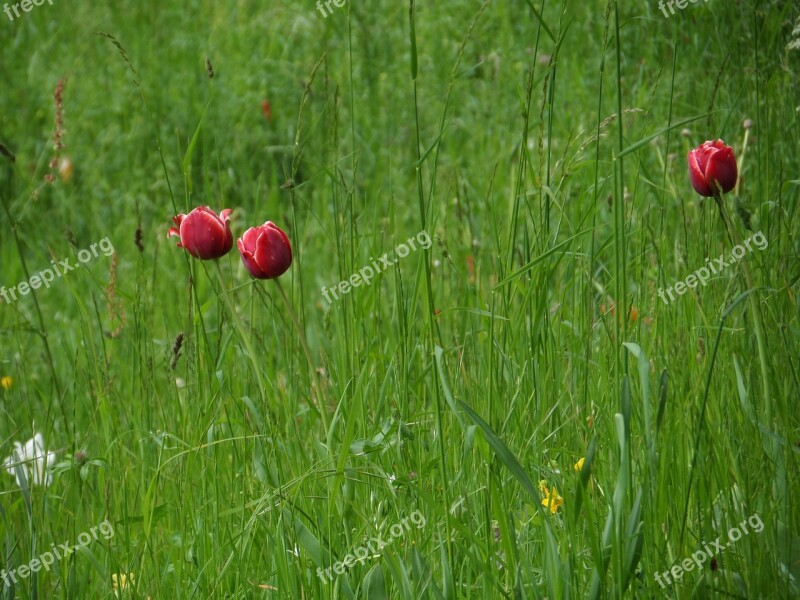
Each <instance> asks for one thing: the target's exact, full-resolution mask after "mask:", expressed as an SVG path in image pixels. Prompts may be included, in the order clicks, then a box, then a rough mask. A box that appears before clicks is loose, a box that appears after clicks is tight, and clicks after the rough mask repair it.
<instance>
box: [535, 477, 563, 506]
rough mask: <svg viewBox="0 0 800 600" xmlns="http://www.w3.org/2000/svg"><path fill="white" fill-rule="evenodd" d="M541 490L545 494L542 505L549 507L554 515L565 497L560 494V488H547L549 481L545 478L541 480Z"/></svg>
mask: <svg viewBox="0 0 800 600" xmlns="http://www.w3.org/2000/svg"><path fill="white" fill-rule="evenodd" d="M539 491H540V492H541V493H542V495H544V498H543V499H542V506H544V507H545V508H549V509H550V514H553V515H554V514H555V513H556V511H557V510H558V507H559V506H561V505H562V504H564V498H562V497H561V496H559V495H558V490H557V489H556V488H553V489H552V490H549V489H548V488H547V482H546V481H545V480H544V479H542V480H541V481H540V482H539Z"/></svg>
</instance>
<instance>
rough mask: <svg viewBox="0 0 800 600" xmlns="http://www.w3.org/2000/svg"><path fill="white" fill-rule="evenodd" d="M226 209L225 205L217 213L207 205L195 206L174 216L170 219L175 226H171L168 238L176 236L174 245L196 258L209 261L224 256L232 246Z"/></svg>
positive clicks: (227, 210) (228, 213) (229, 211)
mask: <svg viewBox="0 0 800 600" xmlns="http://www.w3.org/2000/svg"><path fill="white" fill-rule="evenodd" d="M231 212H233V211H231V210H230V209H228V208H226V209H225V210H223V211H222V212H221V213H219V215H217V213H215V212H214V211H213V210H211V209H210V208H208V207H207V206H198V207H197V208H195V209H194V210H193V211H192V212H190V213H189V214H188V215H183V214H181V215H178V216H177V217H173V218H172V220H173V222H174V223H175V225H177V228H176V227H171V228H170V230H169V234H168V237H171V236H173V235H174V236H178V237H179V238H181V241H180V242H178V248H185V249H186V251H187V252H188V253H189V254H191V255H192V256H194V257H195V258H199V259H200V260H211V259H213V258H219V257H221V256H225V255H226V254H227V253H228V252H230V251H231V248H233V234H232V233H231V226H230V224H229V221H230V220H231V217H230V214H231Z"/></svg>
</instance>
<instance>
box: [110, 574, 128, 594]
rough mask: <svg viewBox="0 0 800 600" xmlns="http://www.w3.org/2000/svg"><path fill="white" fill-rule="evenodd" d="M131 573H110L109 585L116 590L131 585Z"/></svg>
mask: <svg viewBox="0 0 800 600" xmlns="http://www.w3.org/2000/svg"><path fill="white" fill-rule="evenodd" d="M133 579H134V576H133V573H120V574H117V573H112V574H111V587H112V588H113V589H114V591H115V592H116V591H117V590H124V589H125V588H126V587H128V585H129V584H130V585H133Z"/></svg>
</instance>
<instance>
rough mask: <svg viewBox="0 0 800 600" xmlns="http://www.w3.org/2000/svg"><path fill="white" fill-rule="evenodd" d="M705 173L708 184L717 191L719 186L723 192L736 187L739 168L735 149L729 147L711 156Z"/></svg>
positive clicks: (725, 192)
mask: <svg viewBox="0 0 800 600" xmlns="http://www.w3.org/2000/svg"><path fill="white" fill-rule="evenodd" d="M705 174H706V182H707V183H708V186H709V187H710V188H711V189H713V190H714V191H715V192H716V191H717V189H718V188H719V189H721V190H722V193H723V194H727V193H728V192H730V191H731V190H732V189H733V188H735V187H736V178H737V177H738V175H739V170H738V168H737V166H736V157H735V156H734V155H733V149H732V148H730V147H727V148H724V149H722V150H719V151H717V152H715V153H714V154H712V155H711V156H709V158H708V164H706V169H705Z"/></svg>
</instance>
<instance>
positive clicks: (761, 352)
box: [714, 193, 772, 422]
mask: <svg viewBox="0 0 800 600" xmlns="http://www.w3.org/2000/svg"><path fill="white" fill-rule="evenodd" d="M714 200H715V201H716V202H717V207H718V208H719V214H720V216H721V217H722V222H723V223H724V224H725V230H726V232H727V234H728V239H729V240H730V242H731V244H733V245H734V246H735V245H736V244H737V241H736V240H737V239H738V238H737V237H736V236H734V232H733V225H732V224H731V220H730V217H729V216H728V211H727V209H726V208H725V202H724V201H723V199H722V195H721V194H719V193H718V194H715V195H714ZM740 264H741V267H742V276H743V277H744V282H745V286H746V287H747V289H748V290H755V287H754V286H753V278H752V277H751V276H750V269H749V268H748V266H747V263H746V262H742V263H740ZM748 302H749V303H750V310H751V311H752V313H753V326H754V328H755V332H756V343H757V345H758V362H759V363H760V366H761V390H762V394H763V396H764V412H765V415H766V418H767V422H771V421H772V398H771V396H770V377H769V360H768V358H767V344H766V339H765V336H764V317H763V315H762V314H761V305H760V304H759V303H758V298H757V297H756V295H755V294H754V293H751V294H750V295H749V296H748Z"/></svg>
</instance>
